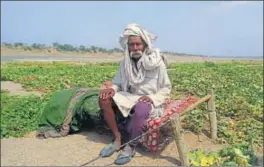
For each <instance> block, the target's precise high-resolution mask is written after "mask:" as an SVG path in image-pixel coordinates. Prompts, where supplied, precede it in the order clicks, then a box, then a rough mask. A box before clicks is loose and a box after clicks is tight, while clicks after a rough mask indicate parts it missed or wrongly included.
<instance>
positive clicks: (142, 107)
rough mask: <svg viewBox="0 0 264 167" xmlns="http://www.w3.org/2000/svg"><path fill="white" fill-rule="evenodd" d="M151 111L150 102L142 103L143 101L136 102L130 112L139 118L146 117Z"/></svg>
mask: <svg viewBox="0 0 264 167" xmlns="http://www.w3.org/2000/svg"><path fill="white" fill-rule="evenodd" d="M150 111H151V104H149V103H144V102H138V103H137V104H136V105H135V107H134V113H133V114H132V115H133V117H136V118H139V119H142V118H144V119H146V118H148V116H149V112H150Z"/></svg>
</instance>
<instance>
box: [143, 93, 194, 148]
mask: <svg viewBox="0 0 264 167" xmlns="http://www.w3.org/2000/svg"><path fill="white" fill-rule="evenodd" d="M197 100H198V98H197V97H193V96H190V97H187V98H184V99H180V100H171V99H169V100H167V101H166V102H165V106H164V115H163V116H162V117H159V118H150V119H149V120H148V124H147V131H149V130H152V129H155V128H156V127H158V126H160V125H161V124H162V123H165V122H166V121H167V120H168V119H169V118H170V117H171V116H172V115H173V114H179V113H181V112H182V111H184V109H186V108H187V107H189V106H190V105H191V104H193V103H195V102H196V101H197ZM159 140H160V128H157V129H155V130H153V131H152V132H150V133H148V134H147V135H145V136H143V137H142V144H143V145H144V146H145V147H146V148H147V149H148V150H149V151H151V152H157V151H158V148H159Z"/></svg>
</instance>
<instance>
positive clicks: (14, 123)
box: [1, 62, 263, 166]
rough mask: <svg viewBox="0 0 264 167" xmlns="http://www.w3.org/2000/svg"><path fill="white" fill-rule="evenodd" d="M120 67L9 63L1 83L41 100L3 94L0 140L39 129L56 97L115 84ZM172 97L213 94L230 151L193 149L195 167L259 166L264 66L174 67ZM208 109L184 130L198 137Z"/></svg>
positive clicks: (220, 139)
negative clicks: (74, 89) (64, 92)
mask: <svg viewBox="0 0 264 167" xmlns="http://www.w3.org/2000/svg"><path fill="white" fill-rule="evenodd" d="M117 68H118V63H111V64H107V63H105V64H84V65H80V64H79V65H76V64H69V63H68V64H66V63H62V62H61V63H58V62H53V63H14V62H13V63H8V64H3V65H2V66H1V81H14V82H17V83H21V84H22V85H23V87H24V88H25V89H27V90H29V91H30V90H37V91H40V92H42V93H43V96H41V97H38V96H34V95H32V96H26V97H22V96H21V97H20V96H11V95H10V94H9V93H8V92H6V91H1V138H8V137H10V136H13V137H20V136H23V135H24V134H26V133H28V132H31V131H34V130H36V128H37V120H38V118H39V116H40V114H41V111H42V109H43V108H44V106H45V104H46V102H47V101H48V99H49V98H50V95H51V94H52V93H53V92H56V91H60V90H62V89H66V88H68V87H99V86H100V85H101V84H102V82H104V81H106V80H111V78H112V77H113V76H114V75H115V72H116V71H117ZM168 72H169V76H170V79H171V82H172V85H173V90H172V96H173V97H174V98H178V97H180V96H181V94H182V93H186V92H187V93H191V94H194V95H197V96H199V97H202V96H205V95H206V94H207V90H209V89H213V90H214V94H215V103H216V111H217V118H218V142H219V143H221V144H226V145H227V146H226V147H225V148H224V149H223V150H220V151H219V152H205V151H203V150H194V151H192V152H190V153H189V158H190V163H191V165H193V166H206V165H214V166H216V165H225V166H248V165H255V163H256V160H255V154H254V151H253V147H262V143H263V65H262V63H261V62H247V63H245V62H243V63H242V62H230V63H212V62H205V63H192V64H190V63H188V64H171V65H170V67H169V70H168ZM206 114H207V112H206V109H205V106H203V105H201V106H200V107H198V108H197V109H195V110H193V111H191V113H190V114H189V115H187V120H186V125H185V128H186V129H189V130H191V131H193V132H195V133H200V132H201V131H202V128H203V127H204V126H203V125H204V124H205V123H207V119H208V118H207V116H206Z"/></svg>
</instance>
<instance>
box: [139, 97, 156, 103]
mask: <svg viewBox="0 0 264 167" xmlns="http://www.w3.org/2000/svg"><path fill="white" fill-rule="evenodd" d="M138 101H139V102H143V103H153V101H152V100H151V98H149V97H148V96H142V97H140V98H139V99H138Z"/></svg>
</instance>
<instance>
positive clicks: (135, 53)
mask: <svg viewBox="0 0 264 167" xmlns="http://www.w3.org/2000/svg"><path fill="white" fill-rule="evenodd" d="M142 55H143V53H142V52H130V57H131V58H134V59H139V58H140V57H141V56H142Z"/></svg>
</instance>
